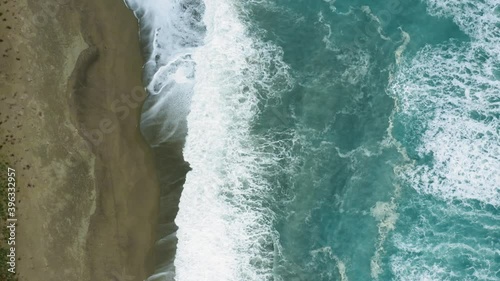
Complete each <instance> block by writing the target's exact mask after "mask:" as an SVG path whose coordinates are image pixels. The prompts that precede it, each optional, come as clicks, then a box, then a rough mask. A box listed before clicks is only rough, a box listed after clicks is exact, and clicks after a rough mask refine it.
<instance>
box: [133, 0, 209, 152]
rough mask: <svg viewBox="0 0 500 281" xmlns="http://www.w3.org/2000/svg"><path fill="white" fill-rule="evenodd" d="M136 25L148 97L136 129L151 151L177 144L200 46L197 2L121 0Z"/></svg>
mask: <svg viewBox="0 0 500 281" xmlns="http://www.w3.org/2000/svg"><path fill="white" fill-rule="evenodd" d="M126 4H127V5H128V6H129V8H131V9H132V10H133V11H134V13H135V15H136V17H137V18H138V19H139V23H140V27H141V28H140V34H141V38H142V41H143V42H142V43H143V52H144V54H145V57H146V63H145V65H144V78H145V82H146V84H147V86H146V88H147V90H148V93H149V94H150V95H151V96H150V97H149V98H148V99H147V101H146V103H145V107H144V111H143V113H142V115H141V130H142V132H143V134H144V136H145V137H146V138H147V139H148V141H149V143H150V144H151V145H153V146H155V145H159V144H161V143H164V142H169V141H179V140H182V138H184V136H185V134H186V129H187V128H186V124H185V123H186V121H185V120H186V116H187V114H188V112H189V103H190V100H191V95H192V93H193V86H194V72H195V62H194V61H193V59H192V53H193V52H194V50H195V49H196V48H197V47H198V46H199V45H200V44H201V42H202V40H203V36H204V32H205V27H204V25H203V23H202V22H201V16H202V13H203V8H204V5H203V3H202V2H201V0H180V1H177V0H149V1H141V0H126Z"/></svg>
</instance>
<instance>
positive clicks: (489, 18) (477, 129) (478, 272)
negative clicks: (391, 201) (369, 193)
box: [390, 0, 500, 281]
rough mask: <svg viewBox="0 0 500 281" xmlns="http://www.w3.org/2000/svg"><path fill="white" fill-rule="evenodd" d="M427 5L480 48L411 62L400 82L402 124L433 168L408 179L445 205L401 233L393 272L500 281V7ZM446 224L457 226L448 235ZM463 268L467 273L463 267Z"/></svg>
mask: <svg viewBox="0 0 500 281" xmlns="http://www.w3.org/2000/svg"><path fill="white" fill-rule="evenodd" d="M427 3H428V4H429V6H428V7H429V9H428V11H429V12H430V13H431V14H433V15H436V16H445V17H451V18H453V20H454V21H455V22H456V23H457V25H458V26H459V27H460V28H461V29H462V30H463V31H464V32H465V33H466V34H467V35H469V37H470V38H471V41H470V42H459V41H455V40H450V41H448V42H445V43H442V44H440V45H435V46H426V47H424V48H423V49H422V50H420V51H419V52H418V53H417V55H416V56H415V57H414V58H413V59H412V60H411V61H401V64H400V65H399V69H398V72H397V73H396V74H395V75H394V76H393V77H392V80H391V86H390V92H391V93H392V94H393V95H394V97H395V99H396V111H397V112H395V115H394V116H395V118H398V119H399V120H398V121H400V122H402V123H403V124H404V125H405V127H406V128H407V132H406V135H407V136H409V137H408V138H407V139H406V144H407V145H408V144H409V143H412V144H411V145H413V146H414V147H415V150H416V151H414V152H415V153H416V154H417V155H418V156H419V158H421V159H425V160H421V161H418V162H415V163H414V164H413V165H406V166H404V167H400V169H399V170H398V171H400V172H401V176H402V178H403V179H404V181H405V182H406V183H408V184H409V185H410V186H411V187H413V188H414V189H415V190H417V191H418V192H419V193H424V194H430V195H432V196H433V197H434V198H438V199H440V200H439V201H435V200H431V203H430V202H424V203H421V204H420V205H421V206H425V207H426V208H428V209H429V212H423V214H422V215H421V216H420V221H419V222H412V223H413V225H407V226H406V227H409V232H408V233H405V234H404V235H403V234H402V233H401V232H399V233H397V234H394V236H393V239H392V240H393V241H392V242H393V244H394V246H395V247H396V248H398V249H399V251H398V254H395V255H393V256H392V257H391V262H390V264H391V270H392V272H393V273H394V274H395V276H396V278H395V279H396V280H411V281H413V280H422V281H426V280H456V279H457V278H461V277H459V276H463V270H466V271H467V276H468V278H469V279H466V280H497V277H498V276H496V274H497V272H495V269H494V267H495V266H494V264H495V261H494V258H495V256H496V255H498V253H495V250H494V249H491V237H489V235H490V234H488V233H489V232H487V231H488V229H491V227H492V226H494V225H496V224H498V216H496V215H494V214H492V213H490V211H488V208H493V209H496V208H498V207H499V206H500V184H499V183H500V174H499V173H498V171H499V170H500V158H499V155H500V135H499V133H500V122H499V121H500V120H499V118H500V81H499V76H498V74H499V72H498V71H499V70H498V67H499V65H500V60H499V58H500V49H499V47H500V44H499V42H500V33H499V30H498V26H497V25H498V23H499V22H500V21H499V17H498V7H497V5H498V4H497V3H498V1H495V0H493V1H488V0H486V1H464V0H447V1H438V0H427ZM423 198H425V197H418V198H415V199H414V200H415V201H419V200H424V199H423ZM454 200H459V201H461V202H462V204H459V205H454V204H452V202H454V203H456V201H454ZM470 200H472V201H470ZM436 202H437V203H436ZM445 202H446V203H445ZM475 202H480V203H481V204H476V203H475ZM441 203H443V204H445V206H441V207H439V206H438V205H437V204H441ZM470 204H476V205H477V206H475V207H470V206H469V205H470ZM480 206H482V207H480ZM467 210H469V211H467ZM470 210H473V211H470ZM443 218H446V220H445V221H443ZM428 220H432V221H433V222H432V223H431V222H429V221H428ZM436 221H437V222H441V221H443V223H445V222H449V221H453V222H455V223H450V224H451V226H449V227H445V226H437V225H436ZM480 222H481V223H480ZM467 226H470V228H469V229H466V228H465V227H467ZM401 227H403V226H401ZM461 227H462V228H461ZM453 228H457V229H453ZM482 230H485V231H486V233H485V232H482ZM472 232H478V233H479V234H474V235H473V234H472ZM461 235H465V236H461ZM468 235H470V237H469V236H468ZM457 263H461V264H467V268H454V267H453V265H452V264H457ZM456 270H459V271H460V272H455V271H456Z"/></svg>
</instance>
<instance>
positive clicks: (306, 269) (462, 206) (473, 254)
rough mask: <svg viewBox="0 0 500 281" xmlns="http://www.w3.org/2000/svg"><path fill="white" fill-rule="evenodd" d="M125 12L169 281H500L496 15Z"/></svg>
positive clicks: (221, 2)
mask: <svg viewBox="0 0 500 281" xmlns="http://www.w3.org/2000/svg"><path fill="white" fill-rule="evenodd" d="M128 4H129V6H130V7H131V8H132V9H134V10H135V11H136V15H138V18H139V19H140V22H141V26H142V31H141V36H142V37H143V39H144V38H145V39H144V40H149V42H150V45H148V46H147V48H146V51H145V52H146V57H147V58H149V59H148V62H147V64H146V68H145V70H146V71H145V78H146V82H147V87H148V90H149V92H150V94H151V97H150V101H149V102H150V104H152V105H149V106H146V107H145V110H144V113H143V122H142V129H143V132H145V134H146V136H150V137H149V140H150V143H152V145H160V144H162V143H168V142H171V141H177V140H178V139H179V138H186V144H185V146H184V156H185V158H186V161H188V162H189V163H190V166H191V169H192V170H191V171H190V172H189V173H188V175H187V178H186V183H185V185H184V191H183V194H182V197H181V203H180V206H179V207H180V210H179V214H178V217H177V219H176V224H177V225H178V226H179V230H178V232H177V237H178V239H179V242H178V247H177V254H176V260H175V271H176V280H178V281H184V280H196V281H203V280H221V281H224V280H231V281H247V280H248V281H252V280H283V281H329V280H332V281H333V280H355V281H358V280H361V281H364V280H412V281H413V280H422V281H424V280H432V281H434V280H500V209H499V208H500V138H499V133H500V123H499V118H500V2H498V1H496V0H439V1H438V0H423V1H416V0H411V1H410V0H388V1H368V0H365V1H361V0H352V1H346V0H323V1H320V0H307V1H306V0H258V1H257V0H255V1H236V0H206V1H197V0H190V1H188V0H185V1H182V0H181V1H173V0H154V1H153V0H152V1H139V0H137V1H129V3H128ZM161 276H162V275H161V274H159V275H156V276H155V277H152V279H151V280H162V279H161V278H162V277H161ZM154 278H159V279H154Z"/></svg>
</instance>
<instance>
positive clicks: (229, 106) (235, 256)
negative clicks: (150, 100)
mask: <svg viewBox="0 0 500 281" xmlns="http://www.w3.org/2000/svg"><path fill="white" fill-rule="evenodd" d="M240 9H242V7H240V6H237V5H235V4H234V3H231V1H224V0H219V1H214V0H206V1H205V13H204V16H203V22H204V24H205V25H206V27H207V31H206V38H205V40H204V44H203V45H202V46H200V47H199V48H198V49H196V51H194V53H193V56H192V58H193V61H195V63H196V80H195V84H194V95H193V98H192V103H191V111H190V113H189V115H188V136H187V140H186V145H185V148H184V156H185V158H186V160H187V161H188V162H189V163H190V166H191V168H192V171H190V172H189V173H188V175H187V178H186V183H185V185H184V190H183V193H182V197H181V202H180V206H179V208H180V210H179V213H178V216H177V218H176V223H177V225H178V226H179V230H178V238H179V242H178V247H177V254H176V259H175V267H176V280H178V281H188V280H193V281H200V280H217V281H224V280H231V281H233V280H248V281H252V280H271V279H272V262H273V256H274V255H275V251H276V248H275V245H274V244H275V242H276V239H277V237H276V234H275V231H274V230H273V220H274V217H273V213H272V212H271V210H270V209H268V207H266V206H265V204H266V202H267V203H269V202H268V201H266V200H268V198H269V195H268V194H269V191H270V189H271V185H270V183H269V182H267V181H266V180H265V178H264V176H265V175H266V168H269V167H271V166H273V165H275V161H276V159H275V158H273V156H272V155H269V154H265V153H264V152H263V150H262V149H261V148H263V147H264V146H266V145H269V146H272V145H273V144H270V143H267V142H266V140H265V139H262V138H261V139H257V138H256V137H252V135H251V126H252V122H253V121H254V119H255V118H256V117H257V116H258V113H259V112H258V103H259V101H261V100H262V99H266V98H271V97H272V95H273V94H274V93H275V92H276V91H277V88H274V87H281V88H283V87H285V88H286V87H288V86H287V85H288V82H287V79H288V78H287V74H286V73H287V67H286V66H285V65H284V64H283V63H282V61H281V59H280V58H281V51H280V50H279V49H278V48H276V47H274V46H273V45H271V44H267V43H264V42H262V41H259V40H258V39H255V38H254V37H252V36H251V35H250V34H249V32H248V28H247V26H246V25H245V23H244V20H243V19H242V17H241V14H242V13H241V10H240Z"/></svg>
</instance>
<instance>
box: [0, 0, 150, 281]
mask: <svg viewBox="0 0 500 281" xmlns="http://www.w3.org/2000/svg"><path fill="white" fill-rule="evenodd" d="M0 40H1V41H0V52H1V53H2V57H0V93H1V95H0V99H1V103H0V112H1V115H0V122H1V123H0V136H1V142H2V144H0V145H1V149H0V156H1V158H2V161H5V162H7V163H8V165H9V166H10V167H12V168H14V169H15V170H16V172H17V173H16V181H17V187H18V191H19V192H18V196H17V199H18V200H17V208H18V210H17V219H18V227H17V237H16V239H17V244H16V255H17V265H16V272H17V274H18V275H17V276H18V279H19V280H29V281H32V280H64V281H68V280H82V281H83V280H98V281H107V280H113V281H133V280H144V279H145V278H146V277H147V276H148V275H149V274H151V272H152V271H153V267H154V261H153V256H154V255H153V245H154V243H155V239H156V234H155V229H156V227H157V222H158V213H159V212H158V206H159V198H160V196H159V187H158V180H157V176H156V174H155V169H154V163H153V159H152V155H151V151H150V149H149V147H148V146H147V144H146V143H145V141H144V140H143V138H142V136H141V135H140V133H139V129H138V120H139V111H140V107H141V104H142V101H143V99H144V98H145V94H144V92H143V91H142V82H141V66H142V59H141V55H140V48H139V43H138V37H137V21H136V19H135V18H134V16H133V14H132V13H131V11H129V10H128V9H127V8H126V6H125V5H124V3H123V2H122V1H120V0H89V1H76V0H75V1H73V0H48V1H43V2H40V1H31V0H28V1H26V0H19V1H12V0H9V1H5V2H2V3H1V5H0ZM2 173H4V172H3V171H2Z"/></svg>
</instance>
